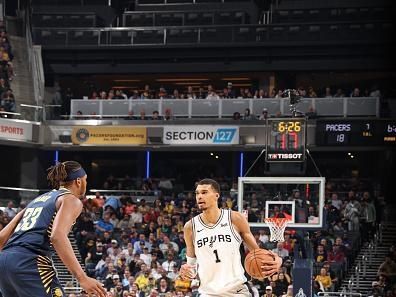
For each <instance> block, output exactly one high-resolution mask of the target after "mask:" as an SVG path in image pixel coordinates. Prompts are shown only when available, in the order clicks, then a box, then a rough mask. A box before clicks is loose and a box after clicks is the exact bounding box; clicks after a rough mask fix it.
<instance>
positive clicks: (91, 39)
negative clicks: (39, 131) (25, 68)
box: [33, 23, 394, 46]
mask: <svg viewBox="0 0 396 297" xmlns="http://www.w3.org/2000/svg"><path fill="white" fill-rule="evenodd" d="M393 30H394V25H393V24H392V23H368V24H364V23H361V24H346V23H340V24H297V25H273V26H219V27H201V28H199V27H196V28H150V29H139V30H136V29H129V30H99V29H97V30H67V29H64V30H62V29H56V30H55V29H52V30H51V29H40V28H36V29H34V30H33V33H34V34H33V36H34V41H35V43H36V44H44V45H58V46H62V45H73V46H78V45H82V46H85V45H93V46H96V45H126V46H128V45H132V44H133V45H146V44H154V45H164V44H200V43H201V44H202V43H203V44H205V43H214V44H215V43H222V44H231V43H262V42H284V43H290V42H291V41H295V42H306V41H310V42H329V41H330V42H344V41H345V42H351V41H352V42H355V41H365V42H367V41H374V42H382V43H383V42H387V41H388V42H389V41H390V40H391V38H392V32H393Z"/></svg>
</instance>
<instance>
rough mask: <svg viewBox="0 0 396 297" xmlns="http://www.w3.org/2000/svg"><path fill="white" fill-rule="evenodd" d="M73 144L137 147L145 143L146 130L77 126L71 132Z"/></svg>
mask: <svg viewBox="0 0 396 297" xmlns="http://www.w3.org/2000/svg"><path fill="white" fill-rule="evenodd" d="M71 136H72V137H71V138H72V142H73V144H79V145H85V144H88V145H139V144H146V143H147V129H146V128H140V127H130V126H77V127H74V128H73V132H72V135H71Z"/></svg>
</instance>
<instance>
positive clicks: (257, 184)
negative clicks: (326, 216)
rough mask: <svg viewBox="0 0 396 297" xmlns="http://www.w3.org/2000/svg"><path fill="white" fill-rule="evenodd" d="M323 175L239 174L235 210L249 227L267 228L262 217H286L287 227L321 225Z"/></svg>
mask: <svg viewBox="0 0 396 297" xmlns="http://www.w3.org/2000/svg"><path fill="white" fill-rule="evenodd" d="M324 195H325V178H323V177H240V178H239V180H238V211H239V212H242V213H246V212H247V214H248V222H249V225H250V226H251V227H268V226H267V224H266V223H265V218H270V217H286V218H289V220H290V222H289V223H288V224H287V228H292V229H293V228H300V229H318V228H322V227H323V208H324Z"/></svg>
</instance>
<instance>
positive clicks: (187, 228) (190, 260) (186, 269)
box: [180, 220, 197, 279]
mask: <svg viewBox="0 0 396 297" xmlns="http://www.w3.org/2000/svg"><path fill="white" fill-rule="evenodd" d="M183 231H184V241H185V242H186V257H187V264H183V265H182V266H181V268H180V276H181V277H182V278H183V279H193V278H194V277H195V274H196V273H195V272H194V271H193V270H195V269H196V262H197V259H196V257H195V249H194V241H193V230H192V224H191V220H190V221H188V222H187V223H186V224H185V225H184V229H183Z"/></svg>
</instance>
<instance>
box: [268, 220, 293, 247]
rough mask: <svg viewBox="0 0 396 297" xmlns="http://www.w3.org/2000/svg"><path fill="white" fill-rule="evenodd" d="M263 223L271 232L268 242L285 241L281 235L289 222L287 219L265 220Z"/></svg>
mask: <svg viewBox="0 0 396 297" xmlns="http://www.w3.org/2000/svg"><path fill="white" fill-rule="evenodd" d="M265 222H266V223H267V225H268V227H269V229H270V232H271V238H270V241H278V242H279V241H285V239H284V238H283V233H284V232H285V229H286V225H287V223H288V222H289V219H287V218H265Z"/></svg>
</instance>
